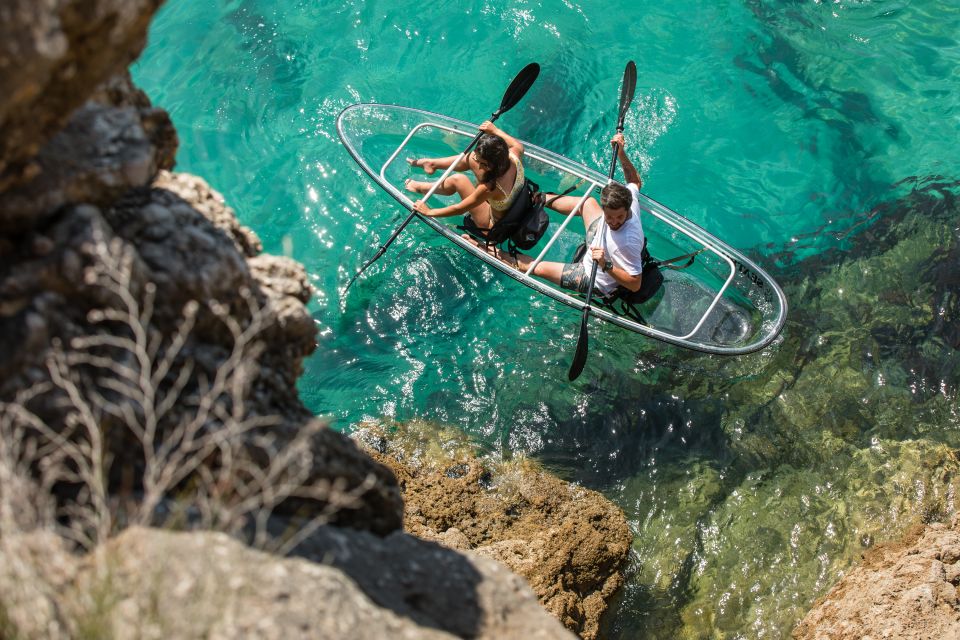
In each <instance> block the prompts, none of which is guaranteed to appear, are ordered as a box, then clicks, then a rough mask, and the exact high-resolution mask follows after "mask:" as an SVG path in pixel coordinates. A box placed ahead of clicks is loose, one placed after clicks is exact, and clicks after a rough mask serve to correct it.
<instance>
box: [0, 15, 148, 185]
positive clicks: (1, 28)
mask: <svg viewBox="0 0 960 640" xmlns="http://www.w3.org/2000/svg"><path fill="white" fill-rule="evenodd" d="M161 2H162V0H9V1H7V2H4V3H3V6H2V7H0V191H3V190H5V189H6V188H8V187H9V186H10V185H12V184H14V183H16V182H19V181H21V180H23V179H29V178H31V177H33V176H34V175H35V174H36V172H37V168H36V166H35V165H32V164H31V162H30V159H31V158H32V157H33V156H34V155H35V154H36V152H37V150H38V149H39V148H40V146H41V145H42V144H43V143H44V142H46V141H47V140H48V139H50V138H51V137H52V136H53V135H54V134H55V133H56V132H57V131H59V130H60V128H61V126H62V125H63V123H64V122H65V121H66V120H67V118H69V117H70V115H71V114H72V113H73V111H74V109H76V108H77V107H79V106H80V105H81V104H83V102H84V101H85V100H86V99H87V97H88V96H89V95H90V94H91V93H92V92H93V90H94V88H95V87H97V85H99V84H100V83H101V82H103V81H105V80H107V79H108V78H109V77H111V76H113V75H114V74H116V73H119V72H122V71H124V70H125V69H126V67H127V65H129V64H130V62H132V61H133V60H134V59H135V58H136V57H137V56H138V55H139V54H140V51H141V50H142V49H143V46H144V43H145V41H146V34H147V27H148V25H149V23H150V19H151V18H152V17H153V14H154V12H155V11H156V10H157V8H159V6H160V4H161Z"/></svg>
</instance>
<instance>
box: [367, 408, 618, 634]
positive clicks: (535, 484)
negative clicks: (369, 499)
mask: <svg viewBox="0 0 960 640" xmlns="http://www.w3.org/2000/svg"><path fill="white" fill-rule="evenodd" d="M356 437H357V438H358V439H359V440H360V441H361V442H362V443H364V445H365V446H366V448H367V451H368V452H369V453H370V454H371V455H372V456H373V457H374V458H375V459H376V460H378V461H379V462H382V463H383V464H385V465H386V466H388V467H390V469H391V470H392V471H393V472H394V473H395V474H396V476H397V478H398V481H399V483H400V487H401V490H402V492H403V497H404V502H405V511H404V529H405V530H406V531H408V532H410V533H412V534H414V535H416V536H419V537H421V538H425V539H428V540H436V541H438V542H440V543H442V544H444V545H446V546H448V547H451V548H454V549H461V550H470V551H472V552H474V553H476V554H479V555H482V556H486V557H488V558H493V559H496V560H499V561H500V562H502V563H503V564H505V565H506V566H508V567H510V568H511V569H512V570H513V571H515V572H516V573H518V574H519V575H521V576H523V577H524V578H526V579H527V581H528V582H529V583H530V586H531V587H532V588H533V590H534V592H535V593H536V594H537V596H538V598H539V599H540V602H541V603H542V604H543V606H544V607H546V609H547V610H548V611H550V612H551V613H553V614H554V615H555V616H556V617H557V618H558V619H559V620H561V621H562V622H563V623H564V625H566V627H567V628H568V629H571V630H573V631H575V632H577V633H578V634H579V635H580V636H581V637H583V638H595V637H596V636H597V633H598V631H599V620H600V617H601V615H602V614H603V613H604V611H606V608H607V601H608V600H609V599H610V597H611V596H612V595H613V594H614V592H616V591H617V589H618V588H620V587H621V586H622V585H623V581H624V578H623V570H624V566H625V564H626V561H627V556H628V554H629V550H630V540H631V533H630V530H629V528H628V527H627V523H626V520H625V519H624V516H623V513H622V512H621V511H620V509H618V508H617V507H616V506H614V505H613V504H612V503H610V502H609V501H608V500H607V499H606V498H604V497H603V496H601V495H600V494H599V493H596V492H595V491H590V490H588V489H584V488H582V487H578V486H576V485H572V484H569V483H567V482H564V481H562V480H560V479H559V478H557V477H555V476H553V475H551V474H549V473H547V472H546V471H544V470H543V469H542V468H540V467H538V466H537V465H536V464H535V463H533V462H532V461H529V460H516V461H506V462H499V463H495V462H492V461H489V460H486V459H483V458H481V457H478V456H477V453H476V451H475V450H474V449H473V448H472V447H471V446H470V445H469V443H468V442H467V441H466V440H465V437H464V436H463V435H462V434H460V433H459V432H457V431H455V430H443V429H438V428H437V427H435V426H432V425H427V424H423V423H416V422H414V423H407V424H402V425H389V426H383V427H381V426H367V427H365V428H363V429H362V430H361V431H360V432H359V433H358V434H357V436H356Z"/></svg>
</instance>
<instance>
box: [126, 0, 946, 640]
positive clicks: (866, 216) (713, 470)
mask: <svg viewBox="0 0 960 640" xmlns="http://www.w3.org/2000/svg"><path fill="white" fill-rule="evenodd" d="M958 38H960V8H958V7H957V5H956V4H955V3H952V2H946V1H943V2H932V1H927V2H906V1H903V2H896V1H891V2H846V1H844V2H813V1H809V2H741V3H735V4H730V3H726V4H721V5H716V3H710V2H696V1H693V0H684V1H683V2H680V3H670V4H669V5H664V4H663V3H660V4H657V3H647V2H640V3H631V6H629V7H628V6H624V7H622V8H619V9H618V10H617V11H612V10H611V8H610V5H609V4H608V3H602V2H595V1H592V0H591V1H590V2H572V1H568V0H557V1H553V2H546V1H544V2H535V1H521V0H516V1H513V2H509V1H508V2H499V3H492V2H437V3H432V4H424V3H411V2H405V1H394V2H386V1H383V2H352V3H342V2H338V3H333V2H282V3H281V2H276V1H268V0H260V1H255V0H235V1H233V2H221V3H217V4H215V5H212V6H211V5H209V4H202V3H189V2H186V1H185V0H168V2H167V4H166V6H165V7H164V8H163V9H162V10H161V12H160V14H159V16H158V18H157V19H156V21H155V23H154V25H153V27H152V30H151V35H150V44H149V47H148V49H147V51H146V52H145V53H144V55H143V57H142V58H141V60H140V61H139V62H138V63H137V64H135V65H134V68H133V72H134V76H135V79H136V80H137V82H138V83H139V84H140V85H141V86H142V87H144V89H146V90H147V92H148V93H149V94H150V96H151V98H152V99H153V100H154V102H155V103H156V104H158V105H161V106H163V107H164V108H166V109H167V110H169V111H170V113H171V115H172V117H173V119H174V122H175V123H176V125H177V129H178V131H179V133H180V136H181V148H180V152H179V155H178V169H179V170H181V171H189V172H191V173H196V174H198V175H201V176H204V177H205V178H206V179H207V180H208V181H209V182H210V183H211V184H212V185H213V186H214V187H215V188H216V189H218V190H219V191H221V192H222V193H223V194H224V195H225V197H226V199H227V201H228V203H229V204H231V206H233V207H234V208H235V209H236V210H237V212H238V215H239V216H240V218H241V220H242V222H243V223H245V224H247V225H248V226H250V227H252V228H253V229H254V230H255V231H256V232H257V233H258V234H259V235H260V237H261V238H262V239H263V241H264V244H265V247H266V250H267V251H270V252H273V253H286V254H290V255H292V256H293V257H294V258H296V259H297V260H299V261H300V262H302V263H303V264H304V265H306V267H307V270H308V272H309V273H310V274H311V278H312V280H313V283H314V285H315V286H316V288H317V295H316V297H315V300H314V302H313V303H311V310H312V312H313V313H314V316H315V318H316V321H317V323H318V326H319V328H320V330H321V334H320V340H319V346H318V349H317V352H316V353H315V354H314V355H313V356H312V357H311V358H310V359H309V360H308V361H307V363H306V371H305V374H304V376H303V378H302V379H301V383H300V389H301V395H302V397H303V398H304V401H305V402H306V403H307V405H308V406H309V407H310V408H311V409H313V410H314V411H315V412H317V413H318V414H328V415H332V416H334V417H335V418H336V419H337V425H338V426H339V427H340V428H348V427H349V425H351V424H353V423H355V422H357V421H359V420H361V419H364V418H376V417H379V416H383V415H387V416H391V417H395V418H398V419H408V418H412V417H414V416H416V417H420V418H425V419H428V420H436V421H441V422H445V423H451V424H454V425H457V426H459V427H460V428H462V429H463V430H464V431H465V432H467V433H469V434H471V435H472V436H474V437H475V438H477V439H478V440H480V441H482V442H484V443H486V445H487V446H488V447H489V448H490V450H491V451H492V452H494V453H495V454H518V453H523V454H530V455H536V456H538V457H540V458H541V459H543V460H545V461H546V462H547V463H548V464H549V465H550V466H551V467H553V468H555V469H556V470H557V471H558V472H560V473H561V474H563V475H566V476H567V477H570V478H572V479H576V480H578V481H580V482H583V483H584V484H586V485H588V486H592V487H595V488H598V489H600V490H603V491H604V492H605V493H606V494H607V495H608V496H609V497H611V499H613V500H615V501H616V502H618V504H620V505H621V506H622V507H623V508H624V510H625V511H626V513H627V515H628V517H629V518H630V519H631V522H632V524H633V527H634V531H635V533H636V534H637V538H636V542H635V550H636V554H635V563H634V569H633V576H632V578H631V581H630V585H629V586H628V588H627V589H626V590H625V593H624V595H623V598H622V601H621V602H620V603H619V604H618V605H617V607H616V608H615V610H614V612H613V615H612V616H611V617H610V621H609V628H608V630H607V633H608V634H609V635H610V636H611V637H624V638H632V637H664V638H669V637H711V636H717V637H719V636H721V635H722V636H724V637H786V636H787V634H788V631H789V628H790V626H791V625H792V624H793V622H794V621H795V620H796V617H797V616H798V615H800V614H802V612H803V610H804V608H805V607H806V606H807V605H808V604H809V602H811V601H812V600H813V599H814V598H815V597H817V596H819V595H821V594H822V592H823V590H824V589H825V588H827V587H828V586H829V585H830V584H831V583H832V582H833V581H834V580H835V579H836V577H837V576H838V575H839V573H840V572H841V571H842V570H843V569H845V568H846V567H847V566H848V565H849V562H850V561H851V559H853V558H855V557H856V554H857V553H858V552H859V550H860V549H861V548H862V545H863V544H866V543H869V542H870V541H871V540H873V539H874V538H876V537H878V536H880V537H882V536H884V535H893V534H895V533H896V532H897V531H899V530H900V529H901V528H902V527H903V526H904V524H905V523H906V522H907V521H908V520H909V519H910V518H911V517H913V516H914V515H915V514H916V512H917V510H918V509H919V508H920V507H921V506H922V504H923V503H924V500H925V499H927V498H926V497H928V496H930V495H933V494H937V495H938V496H939V495H940V494H941V493H942V495H943V498H944V500H945V501H946V502H945V504H947V505H948V507H950V508H952V494H949V492H948V490H947V485H946V484H944V482H946V481H944V480H943V477H942V476H943V475H944V473H945V471H944V470H945V469H948V468H949V465H951V464H953V463H951V462H950V460H949V456H947V455H946V454H944V453H943V452H942V451H941V449H938V447H941V448H942V447H944V446H945V445H949V446H958V445H960V439H958V437H957V435H956V434H957V430H958V426H960V425H958V418H957V410H956V375H957V374H958V367H960V365H958V364H957V360H958V355H957V351H956V346H955V345H954V343H953V342H952V341H951V336H952V335H953V334H951V333H950V329H949V327H950V326H951V324H952V323H954V322H956V317H955V316H952V315H951V313H953V310H954V305H955V304H956V299H955V298H951V297H950V294H949V292H950V291H951V287H953V289H952V290H953V291H956V290H957V288H960V285H957V286H954V283H952V282H951V281H950V280H949V278H950V275H949V273H950V272H951V270H950V269H947V268H943V267H942V265H944V264H954V265H955V264H956V257H955V255H956V249H955V247H956V245H957V238H956V220H957V219H958V216H957V213H956V205H955V204H953V201H952V200H951V197H952V196H953V195H955V194H956V193H957V191H958V189H957V187H956V185H955V184H954V183H955V181H956V180H957V179H958V177H960V149H958V147H957V145H956V141H957V139H958V134H960V97H958V96H960V77H958V75H957V73H956V69H957V68H958V63H960V46H958ZM628 59H634V60H636V62H637V66H638V70H639V74H638V86H637V96H636V99H635V101H634V103H633V106H632V108H631V111H630V115H629V118H628V120H627V131H626V135H627V139H628V142H629V145H630V146H629V152H630V153H631V154H632V155H633V157H634V158H636V159H637V162H638V164H639V165H641V166H642V168H643V173H644V178H645V180H646V187H645V189H644V191H645V192H646V193H648V194H649V195H651V196H652V197H654V198H655V199H657V200H659V201H661V202H664V203H666V204H667V205H668V206H670V207H671V208H674V209H676V210H678V211H680V212H682V213H684V214H685V215H687V216H688V217H689V218H691V219H692V220H693V221H695V222H697V223H698V224H700V225H702V226H704V227H706V228H707V229H709V230H710V231H712V232H713V233H715V234H716V235H718V236H720V237H721V238H723V239H725V240H726V241H728V242H729V243H731V244H733V245H734V246H737V247H738V248H740V249H741V250H744V251H745V252H747V253H748V254H749V255H751V256H752V257H754V258H755V259H757V261H758V262H759V263H760V264H761V265H764V266H766V267H768V268H769V269H770V270H771V271H772V272H774V273H775V274H777V275H778V277H779V279H780V280H781V282H782V283H783V284H784V286H785V288H786V289H787V293H788V296H789V297H790V301H791V310H792V315H791V320H790V322H789V323H788V327H787V330H786V334H785V338H784V340H783V342H782V343H781V344H780V345H779V347H778V348H776V349H772V350H770V351H769V352H767V353H762V354H756V355H754V356H750V357H747V358H740V359H736V360H718V359H716V358H707V357H704V356H695V355H690V354H685V353H681V352H678V351H677V350H675V349H668V348H666V347H663V346H662V345H658V344H656V343H651V342H649V341H645V340H643V339H641V338H640V337H639V336H633V335H628V334H625V333H624V332H623V331H621V330H619V329H616V328H612V327H607V326H601V325H599V324H594V325H592V326H591V342H590V345H591V359H590V361H589V362H588V365H587V369H586V371H585V373H584V375H583V376H582V377H581V378H580V380H578V381H577V383H576V384H573V385H570V384H568V383H567V382H566V371H567V368H568V366H569V361H570V358H571V357H572V354H573V350H574V346H575V341H576V331H577V329H578V320H579V316H578V314H576V313H575V312H573V311H571V310H569V309H566V308H561V307H559V306H558V305H556V304H554V303H552V302H549V301H545V300H541V299H538V298H537V297H536V296H534V295H533V294H531V293H530V292H529V290H527V289H526V288H524V287H522V286H521V285H519V284H516V283H514V282H513V281H511V280H509V279H508V278H506V277H505V276H501V275H497V274H496V273H495V272H493V271H490V270H488V269H486V268H484V267H482V266H481V265H479V264H478V263H476V262H474V261H471V260H467V259H464V257H463V256H461V255H460V254H459V253H458V252H457V251H456V250H454V249H453V248H451V247H450V246H447V244H446V243H445V241H442V240H441V239H439V238H438V237H434V235H433V234H432V232H429V230H427V229H426V228H425V227H423V226H422V225H417V224H413V225H411V226H410V227H408V229H407V230H406V231H404V233H403V234H402V235H401V236H400V237H399V238H398V240H397V242H395V243H394V245H393V246H392V247H391V248H390V250H389V252H388V253H387V255H386V256H385V257H384V258H382V259H381V260H380V261H379V262H378V263H377V265H376V266H375V267H374V268H372V269H371V270H370V272H369V274H368V275H367V274H365V276H364V278H363V279H362V280H361V281H360V282H359V283H358V284H357V285H355V287H354V288H353V289H352V290H351V293H350V296H349V298H348V299H347V300H346V301H345V302H344V301H342V300H341V298H340V290H342V288H343V286H344V285H345V283H346V280H347V278H348V277H349V275H350V274H352V273H353V271H354V270H355V269H356V268H358V267H359V265H361V264H362V263H363V262H364V260H365V259H367V258H368V257H369V256H371V255H372V253H373V251H374V250H375V247H376V246H378V245H379V244H380V243H381V242H383V241H384V240H386V238H387V237H388V236H389V233H390V231H391V230H392V228H393V227H394V226H395V225H396V224H397V223H399V221H400V220H401V219H402V217H403V216H404V213H405V212H403V211H400V210H398V207H397V206H396V205H395V203H394V202H393V200H392V199H391V198H389V197H388V196H386V195H385V194H383V193H381V192H380V191H379V190H377V189H376V188H375V187H374V186H373V185H372V183H371V181H370V180H369V179H367V178H366V177H365V176H364V175H363V174H361V172H360V171H359V170H358V169H357V168H356V166H355V165H354V163H353V161H352V160H351V159H350V158H349V156H348V155H347V154H346V152H345V151H344V150H343V149H342V148H341V147H340V145H339V143H338V141H337V138H336V133H335V127H334V121H335V118H336V115H337V114H338V113H339V111H340V110H341V109H342V108H343V107H345V106H347V105H348V104H352V103H354V102H369V101H381V102H390V103H397V104H405V105H409V106H416V107H422V108H427V109H431V110H435V111H440V112H444V113H449V114H450V115H453V116H456V117H460V118H463V119H467V120H481V119H483V118H486V117H488V115H489V113H490V112H491V111H492V110H493V109H495V108H496V106H497V104H498V103H499V100H500V96H501V94H502V91H503V89H504V88H505V86H506V84H507V83H508V82H509V80H510V79H511V78H512V77H513V75H514V74H515V73H516V72H517V71H518V70H519V69H520V68H521V67H522V66H523V65H524V64H526V63H527V62H529V61H531V60H536V61H537V62H539V63H540V64H541V65H542V68H543V70H542V73H541V76H540V79H539V80H538V82H537V84H536V85H535V86H534V87H533V89H532V90H531V91H530V93H529V94H528V95H527V97H526V98H525V99H524V101H523V102H522V103H521V104H520V105H519V106H518V107H517V108H515V109H514V110H513V111H511V112H510V113H508V114H506V115H505V116H504V117H503V118H502V119H501V121H500V124H501V125H502V126H503V127H504V128H505V129H507V130H508V131H510V132H513V133H516V134H517V135H519V136H521V137H523V138H525V139H528V140H530V141H532V142H535V143H537V144H540V145H541V146H544V147H547V148H550V149H553V150H555V151H557V152H559V153H562V154H564V155H567V156H569V157H571V158H573V159H575V160H579V161H581V162H584V163H585V164H589V165H592V166H597V167H605V166H606V164H607V162H608V160H609V158H608V153H607V148H608V147H607V145H606V139H607V138H608V137H609V135H610V133H611V131H612V129H613V126H614V125H615V118H616V113H615V111H616V101H617V97H618V90H619V80H620V75H621V73H622V70H623V65H624V64H625V62H626V60H628ZM938 176H939V177H938ZM940 183H945V184H946V186H945V187H937V186H936V185H937V184H940ZM944 194H946V195H944ZM905 238H906V240H905ZM931 247H943V248H944V250H945V251H946V249H947V248H949V247H954V248H953V249H951V250H950V251H953V253H950V251H947V252H946V254H945V255H943V252H941V254H940V255H937V254H934V252H933V251H932V250H931ZM931 256H932V257H931ZM951 260H952V261H953V262H951ZM938 265H940V266H938ZM941 309H945V311H943V312H942V313H941V312H940V311H939V310H941ZM938 314H939V315H938ZM938 318H939V320H938ZM898 474H899V475H898ZM938 474H940V475H938ZM910 478H920V480H921V486H920V487H919V488H918V487H917V486H914V485H915V483H914V482H913V481H912V480H910ZM937 492H940V493H937Z"/></svg>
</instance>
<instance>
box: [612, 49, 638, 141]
mask: <svg viewBox="0 0 960 640" xmlns="http://www.w3.org/2000/svg"><path fill="white" fill-rule="evenodd" d="M636 90H637V65H635V64H634V63H633V60H631V61H630V62H628V63H627V67H626V68H625V69H624V70H623V84H622V85H621V87H620V114H619V117H618V118H617V130H618V131H622V130H623V119H624V118H626V117H627V110H628V109H629V108H630V103H631V102H633V94H634V92H635V91H636Z"/></svg>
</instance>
